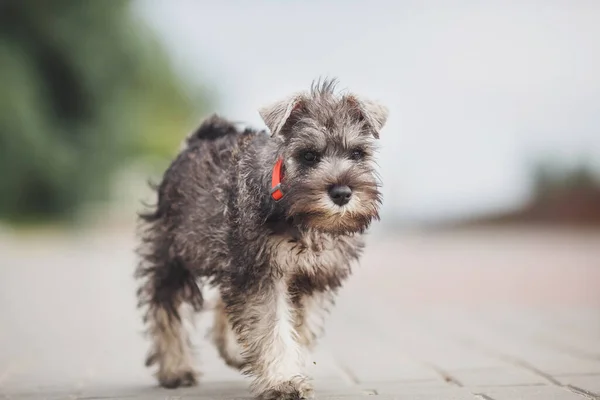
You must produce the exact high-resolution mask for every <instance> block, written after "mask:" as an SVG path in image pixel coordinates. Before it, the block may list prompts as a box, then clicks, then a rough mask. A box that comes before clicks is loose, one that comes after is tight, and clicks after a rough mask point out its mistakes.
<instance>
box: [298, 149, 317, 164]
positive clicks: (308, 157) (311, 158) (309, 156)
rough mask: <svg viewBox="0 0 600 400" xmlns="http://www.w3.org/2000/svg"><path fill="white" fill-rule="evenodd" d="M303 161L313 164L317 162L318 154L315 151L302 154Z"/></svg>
mask: <svg viewBox="0 0 600 400" xmlns="http://www.w3.org/2000/svg"><path fill="white" fill-rule="evenodd" d="M302 161H304V162H305V163H307V164H313V163H315V162H316V161H317V153H315V152H314V151H305V152H304V153H302Z"/></svg>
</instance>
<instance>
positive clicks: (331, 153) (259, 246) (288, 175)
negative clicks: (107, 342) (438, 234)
mask: <svg viewBox="0 0 600 400" xmlns="http://www.w3.org/2000/svg"><path fill="white" fill-rule="evenodd" d="M334 89H335V82H334V81H329V80H326V81H324V82H316V83H313V85H312V87H311V89H310V91H308V92H305V93H299V94H296V95H294V96H291V97H289V98H287V99H285V100H283V101H280V102H278V103H276V104H273V105H271V106H269V107H265V108H263V109H261V110H260V111H259V112H260V115H261V117H262V119H263V120H264V122H265V124H266V125H267V127H268V128H269V130H270V135H269V134H267V133H266V132H262V131H261V132H257V131H253V130H250V129H246V130H244V131H239V130H237V129H236V128H235V126H234V125H233V124H232V123H230V122H228V121H226V120H224V119H222V118H220V117H217V116H212V117H210V118H208V119H207V120H206V121H205V122H204V123H203V124H202V125H201V126H200V127H199V128H198V130H197V131H195V132H194V133H193V134H192V135H190V136H189V137H188V138H187V140H186V145H185V148H184V149H183V150H182V151H181V152H180V154H179V155H178V156H177V158H176V159H175V160H174V161H173V162H172V164H171V165H170V167H169V168H168V170H167V171H166V172H165V174H164V177H163V179H162V182H161V183H160V185H159V187H158V204H157V206H156V208H155V209H153V210H152V211H151V212H148V213H147V214H143V215H141V222H142V224H143V227H144V230H143V233H142V242H143V243H142V245H141V247H140V255H141V258H142V262H141V263H140V265H139V266H138V269H137V271H136V277H137V278H138V279H140V280H141V287H140V288H139V290H138V298H139V306H140V307H143V308H144V309H145V317H144V322H145V324H146V325H147V329H148V334H149V336H150V338H151V340H152V347H151V350H150V353H149V355H148V358H147V360H146V365H147V366H150V365H153V364H157V365H158V372H157V378H158V381H159V382H160V384H161V385H162V386H164V387H167V388H174V387H178V386H190V385H194V384H196V382H197V372H196V371H195V369H194V366H193V358H192V348H191V344H190V340H189V336H188V335H187V333H186V332H185V329H184V326H183V322H184V317H183V309H184V306H187V308H188V309H191V310H193V311H195V312H199V311H201V310H202V307H203V296H202V292H201V290H200V287H199V285H198V283H199V282H200V281H202V282H204V283H207V284H209V285H213V286H215V287H218V292H219V295H220V296H219V300H218V303H217V306H216V312H215V324H214V329H213V342H214V343H215V345H216V346H217V348H218V350H219V353H220V354H221V356H222V358H223V359H224V360H225V362H226V363H227V364H228V365H230V366H232V367H235V368H238V369H240V370H241V371H243V373H245V374H248V375H250V376H251V377H252V378H253V382H252V385H251V388H252V390H253V393H254V394H255V395H256V396H257V397H259V398H261V399H300V398H309V397H311V396H312V388H311V385H310V383H309V380H308V378H307V376H306V375H305V371H304V363H303V356H304V355H305V352H306V351H309V350H310V349H311V348H312V346H313V345H314V343H315V340H316V339H317V337H318V336H319V334H320V333H321V330H322V324H323V316H324V314H326V312H327V311H328V308H329V307H330V306H331V305H332V304H333V301H334V296H335V293H336V291H337V289H338V288H339V287H340V286H341V285H342V283H343V281H344V280H345V279H346V278H347V277H348V276H349V275H350V272H351V267H352V265H353V264H354V263H356V262H357V261H358V259H359V257H360V255H361V253H362V249H363V246H364V245H363V239H362V235H363V234H364V232H365V230H366V229H367V228H368V227H369V225H370V224H371V222H372V221H373V220H374V219H378V218H379V207H380V204H381V194H380V192H379V187H380V183H379V179H378V176H377V173H376V171H375V170H374V165H373V164H374V152H375V143H374V142H375V141H376V139H378V138H379V132H380V130H381V128H382V127H383V126H384V124H385V122H386V119H387V115H388V111H387V109H386V108H385V107H384V106H382V105H379V104H376V103H374V102H371V101H367V100H365V99H362V98H359V97H357V96H356V95H354V94H350V93H347V94H336V93H335V90H334Z"/></svg>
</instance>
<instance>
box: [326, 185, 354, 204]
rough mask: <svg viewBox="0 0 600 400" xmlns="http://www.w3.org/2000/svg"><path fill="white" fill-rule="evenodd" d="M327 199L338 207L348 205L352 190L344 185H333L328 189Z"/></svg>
mask: <svg viewBox="0 0 600 400" xmlns="http://www.w3.org/2000/svg"><path fill="white" fill-rule="evenodd" d="M329 197H331V200H333V202H334V203H335V204H337V205H338V206H340V207H341V206H343V205H344V204H348V202H349V201H350V197H352V189H350V188H349V187H348V186H346V185H335V186H332V187H331V188H330V189H329Z"/></svg>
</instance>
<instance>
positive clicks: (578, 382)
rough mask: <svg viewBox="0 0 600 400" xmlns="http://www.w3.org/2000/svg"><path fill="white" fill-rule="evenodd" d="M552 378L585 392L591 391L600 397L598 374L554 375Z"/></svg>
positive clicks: (599, 376)
mask: <svg viewBox="0 0 600 400" xmlns="http://www.w3.org/2000/svg"><path fill="white" fill-rule="evenodd" d="M554 378H555V379H556V380H558V381H559V382H560V383H561V384H563V385H572V386H575V387H577V388H580V389H583V390H584V391H586V392H590V393H593V394H595V395H596V396H598V398H600V374H598V375H572V376H555V377H554Z"/></svg>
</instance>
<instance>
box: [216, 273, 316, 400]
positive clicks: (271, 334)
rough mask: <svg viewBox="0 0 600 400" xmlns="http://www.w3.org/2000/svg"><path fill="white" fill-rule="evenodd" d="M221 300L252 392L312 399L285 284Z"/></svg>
mask: <svg viewBox="0 0 600 400" xmlns="http://www.w3.org/2000/svg"><path fill="white" fill-rule="evenodd" d="M224 299H225V301H226V304H227V310H228V313H229V315H230V319H231V321H232V323H233V326H234V329H235V330H236V331H237V333H238V335H239V337H240V339H241V344H242V347H243V351H244V358H245V361H246V363H245V365H244V370H245V372H247V373H248V374H249V375H251V376H252V377H253V379H254V380H253V382H252V391H253V393H254V394H255V395H257V396H258V397H259V398H260V399H261V400H271V399H273V400H275V399H290V400H291V399H305V398H311V397H312V388H311V386H310V384H309V383H308V379H307V377H306V376H305V374H304V357H303V348H302V346H301V345H300V343H299V341H298V334H297V332H296V329H295V324H294V310H293V308H292V304H291V303H290V298H289V288H288V285H287V283H286V282H285V281H284V280H277V281H272V282H268V283H266V284H261V285H260V288H255V289H254V290H252V293H245V294H244V293H239V292H238V293H235V294H234V293H227V294H226V295H225V296H224Z"/></svg>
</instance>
